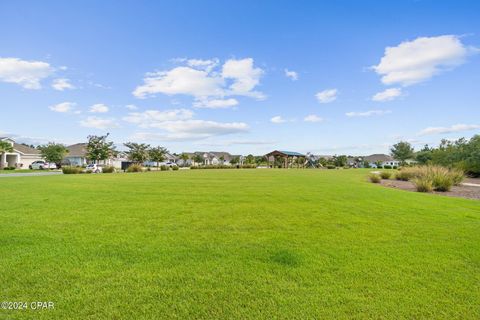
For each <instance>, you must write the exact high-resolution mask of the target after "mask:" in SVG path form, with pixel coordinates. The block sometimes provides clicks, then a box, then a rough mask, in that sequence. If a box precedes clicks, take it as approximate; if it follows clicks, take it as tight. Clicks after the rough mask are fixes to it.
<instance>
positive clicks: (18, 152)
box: [0, 137, 43, 168]
mask: <svg viewBox="0 0 480 320" xmlns="http://www.w3.org/2000/svg"><path fill="white" fill-rule="evenodd" d="M0 141H5V142H8V143H10V145H11V146H12V148H13V152H4V153H2V154H1V155H0V168H4V167H15V168H28V166H30V165H31V164H32V162H35V161H39V160H43V158H42V156H41V154H40V151H39V150H37V149H34V148H31V147H29V146H26V145H23V144H18V143H16V142H15V141H14V140H13V139H11V138H7V137H0Z"/></svg>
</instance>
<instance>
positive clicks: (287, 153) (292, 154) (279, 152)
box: [266, 150, 305, 157]
mask: <svg viewBox="0 0 480 320" xmlns="http://www.w3.org/2000/svg"><path fill="white" fill-rule="evenodd" d="M274 155H281V156H287V157H305V155H304V154H302V153H300V152H295V151H282V150H274V151H272V152H270V153H267V154H266V156H274Z"/></svg>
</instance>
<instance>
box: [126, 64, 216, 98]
mask: <svg viewBox="0 0 480 320" xmlns="http://www.w3.org/2000/svg"><path fill="white" fill-rule="evenodd" d="M223 83H224V80H223V79H222V78H221V77H219V76H215V75H211V76H210V75H209V74H208V72H206V71H203V70H196V69H193V68H189V67H177V68H174V69H172V70H170V71H160V72H154V73H149V74H147V77H146V78H145V79H144V84H143V85H141V86H139V87H137V88H136V89H135V91H134V92H133V95H134V96H136V97H137V98H145V97H147V96H149V95H154V94H155V93H163V94H167V95H175V94H185V95H191V96H194V97H196V98H200V97H209V96H222V95H223V90H222V86H223Z"/></svg>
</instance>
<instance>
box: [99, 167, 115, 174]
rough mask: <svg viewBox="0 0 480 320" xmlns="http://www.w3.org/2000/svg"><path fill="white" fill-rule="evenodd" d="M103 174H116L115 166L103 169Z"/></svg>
mask: <svg viewBox="0 0 480 320" xmlns="http://www.w3.org/2000/svg"><path fill="white" fill-rule="evenodd" d="M102 172H103V173H114V172H115V167H114V166H106V167H103V168H102Z"/></svg>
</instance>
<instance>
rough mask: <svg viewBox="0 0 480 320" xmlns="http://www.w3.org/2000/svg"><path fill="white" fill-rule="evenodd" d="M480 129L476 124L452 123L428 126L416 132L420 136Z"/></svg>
mask: <svg viewBox="0 0 480 320" xmlns="http://www.w3.org/2000/svg"><path fill="white" fill-rule="evenodd" d="M476 129H480V125H476V124H454V125H452V126H450V127H428V128H425V129H423V130H422V131H420V132H419V133H418V135H420V136H425V135H429V134H445V133H454V132H462V131H470V130H476Z"/></svg>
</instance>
